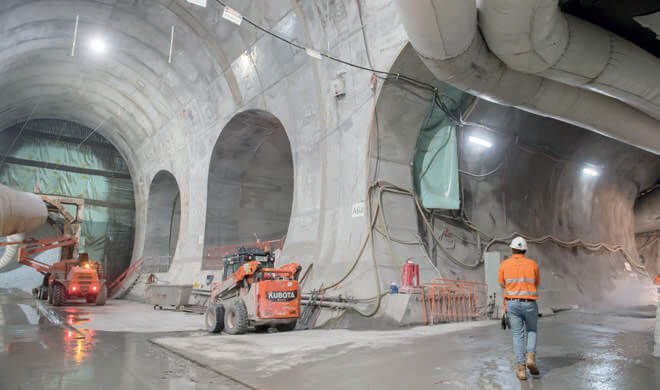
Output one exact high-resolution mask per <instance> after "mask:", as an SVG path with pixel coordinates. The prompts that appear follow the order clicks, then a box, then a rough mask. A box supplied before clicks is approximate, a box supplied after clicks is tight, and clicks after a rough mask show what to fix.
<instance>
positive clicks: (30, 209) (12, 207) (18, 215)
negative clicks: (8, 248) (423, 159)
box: [0, 184, 48, 237]
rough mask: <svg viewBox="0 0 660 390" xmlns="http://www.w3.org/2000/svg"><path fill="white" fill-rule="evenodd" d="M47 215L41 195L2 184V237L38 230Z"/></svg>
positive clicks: (0, 234) (0, 186)
mask: <svg viewBox="0 0 660 390" xmlns="http://www.w3.org/2000/svg"><path fill="white" fill-rule="evenodd" d="M47 217H48V211H47V210H46V204H45V203H44V201H43V200H41V198H40V197H38V196H37V195H34V194H30V193H27V192H20V191H16V190H14V189H11V188H9V187H7V186H4V185H2V184H0V237H4V236H8V235H11V234H16V233H25V232H31V231H33V230H36V229H38V228H39V227H41V225H43V224H44V223H45V222H46V218H47Z"/></svg>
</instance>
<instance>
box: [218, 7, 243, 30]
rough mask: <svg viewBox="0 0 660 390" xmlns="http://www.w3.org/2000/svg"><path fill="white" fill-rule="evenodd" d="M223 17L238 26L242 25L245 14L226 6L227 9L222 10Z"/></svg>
mask: <svg viewBox="0 0 660 390" xmlns="http://www.w3.org/2000/svg"><path fill="white" fill-rule="evenodd" d="M222 17H223V19H225V20H228V21H230V22H232V23H234V24H235V25H237V26H240V25H241V23H243V15H241V13H240V12H238V11H236V10H235V9H233V8H231V7H225V9H224V10H223V11H222Z"/></svg>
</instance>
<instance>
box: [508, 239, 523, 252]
mask: <svg viewBox="0 0 660 390" xmlns="http://www.w3.org/2000/svg"><path fill="white" fill-rule="evenodd" d="M509 246H510V247H511V248H513V249H518V250H521V251H526V250H527V241H525V239H524V238H522V237H516V238H514V239H513V241H511V245H509Z"/></svg>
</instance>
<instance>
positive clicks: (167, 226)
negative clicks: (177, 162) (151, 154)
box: [142, 171, 181, 273]
mask: <svg viewBox="0 0 660 390" xmlns="http://www.w3.org/2000/svg"><path fill="white" fill-rule="evenodd" d="M148 202H149V203H148V206H147V226H146V231H145V242H144V252H143V255H142V261H143V264H144V270H145V272H154V273H155V272H167V271H168V270H169V269H170V265H171V264H172V259H173V258H174V253H175V251H176V245H177V242H178V240H179V226H180V221H181V196H180V192H179V185H178V184H177V182H176V179H175V178H174V176H173V175H172V174H171V173H170V172H167V171H160V172H158V173H157V174H156V176H154V178H153V180H152V181H151V186H150V187H149V201H148Z"/></svg>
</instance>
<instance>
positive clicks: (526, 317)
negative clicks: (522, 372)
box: [506, 301, 539, 364]
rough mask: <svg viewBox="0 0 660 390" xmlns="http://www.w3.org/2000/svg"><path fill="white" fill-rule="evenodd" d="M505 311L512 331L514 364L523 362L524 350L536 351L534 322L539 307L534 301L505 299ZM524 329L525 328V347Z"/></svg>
mask: <svg viewBox="0 0 660 390" xmlns="http://www.w3.org/2000/svg"><path fill="white" fill-rule="evenodd" d="M506 313H507V315H508V316H509V323H510V324H511V333H513V350H514V352H515V354H516V364H524V363H525V352H532V353H534V354H535V353H536V323H537V321H538V319H539V307H538V305H537V304H536V302H535V301H506ZM525 330H527V347H526V348H525Z"/></svg>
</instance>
